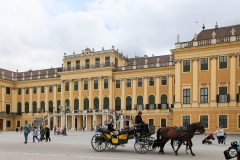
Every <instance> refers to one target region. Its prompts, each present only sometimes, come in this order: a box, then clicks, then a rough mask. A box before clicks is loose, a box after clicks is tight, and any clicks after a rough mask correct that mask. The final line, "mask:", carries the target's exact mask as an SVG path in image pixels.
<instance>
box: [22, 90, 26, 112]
mask: <svg viewBox="0 0 240 160" xmlns="http://www.w3.org/2000/svg"><path fill="white" fill-rule="evenodd" d="M25 94H26V92H25V87H22V112H24V113H25V107H23V106H25V105H24V101H25Z"/></svg>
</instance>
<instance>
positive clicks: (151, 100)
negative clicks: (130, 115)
mask: <svg viewBox="0 0 240 160" xmlns="http://www.w3.org/2000/svg"><path fill="white" fill-rule="evenodd" d="M148 104H155V97H154V95H150V96H149V97H148Z"/></svg>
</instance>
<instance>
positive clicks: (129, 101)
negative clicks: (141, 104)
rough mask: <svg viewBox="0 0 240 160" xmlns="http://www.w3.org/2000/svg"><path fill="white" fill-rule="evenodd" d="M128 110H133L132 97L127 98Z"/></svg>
mask: <svg viewBox="0 0 240 160" xmlns="http://www.w3.org/2000/svg"><path fill="white" fill-rule="evenodd" d="M126 110H132V97H130V96H127V98H126Z"/></svg>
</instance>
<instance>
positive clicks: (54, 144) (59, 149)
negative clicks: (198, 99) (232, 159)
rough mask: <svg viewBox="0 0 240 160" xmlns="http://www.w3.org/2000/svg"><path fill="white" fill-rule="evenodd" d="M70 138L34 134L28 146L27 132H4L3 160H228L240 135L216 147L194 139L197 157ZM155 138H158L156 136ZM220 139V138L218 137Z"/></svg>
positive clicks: (0, 140)
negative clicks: (95, 145) (37, 138)
mask: <svg viewBox="0 0 240 160" xmlns="http://www.w3.org/2000/svg"><path fill="white" fill-rule="evenodd" d="M67 134H68V136H62V135H53V132H51V136H50V137H51V139H52V141H51V142H40V143H38V142H35V143H33V140H32V133H30V134H29V138H28V144H24V143H23V142H24V136H23V133H19V132H18V133H16V132H13V131H9V132H7V131H6V132H2V133H1V134H0V148H1V150H0V159H1V160H16V159H20V160H21V159H24V160H33V159H34V160H45V159H47V160H56V159H59V160H85V159H86V160H99V159H100V160H110V159H113V160H125V159H126V160H127V159H128V160H131V159H132V160H137V159H138V160H139V159H144V160H159V159H170V160H172V159H177V160H192V159H194V160H202V159H204V160H215V159H216V160H221V159H225V158H224V156H223V151H224V150H226V149H228V147H229V146H230V142H232V141H238V140H239V139H240V135H229V136H228V138H227V143H226V145H223V146H221V145H218V144H217V140H216V139H215V140H214V141H213V144H212V145H207V144H201V141H202V139H203V136H202V135H196V136H195V137H194V138H193V152H194V153H195V154H196V156H195V157H193V156H191V155H190V154H185V152H184V150H185V146H182V147H181V148H180V150H179V152H178V153H179V155H178V156H176V155H175V154H174V153H173V151H172V149H171V146H170V144H169V143H168V144H166V146H165V154H164V155H162V154H159V153H158V151H159V149H158V148H157V149H156V150H155V151H149V152H147V153H146V154H138V153H137V152H136V151H135V150H134V140H130V141H129V143H128V144H127V145H126V146H125V147H122V146H118V147H117V148H116V149H114V150H109V149H106V150H105V151H103V152H96V151H94V150H93V149H92V147H91V138H92V136H93V135H94V132H81V131H68V132H67ZM153 136H154V138H155V137H156V136H155V135H153ZM215 138H216V136H215Z"/></svg>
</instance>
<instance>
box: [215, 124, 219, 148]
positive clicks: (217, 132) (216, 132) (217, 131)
mask: <svg viewBox="0 0 240 160" xmlns="http://www.w3.org/2000/svg"><path fill="white" fill-rule="evenodd" d="M214 134H217V140H218V144H220V131H219V128H218V127H217V130H216V131H215V132H214Z"/></svg>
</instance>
